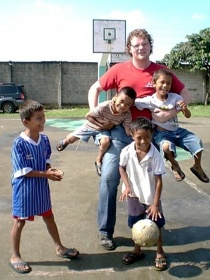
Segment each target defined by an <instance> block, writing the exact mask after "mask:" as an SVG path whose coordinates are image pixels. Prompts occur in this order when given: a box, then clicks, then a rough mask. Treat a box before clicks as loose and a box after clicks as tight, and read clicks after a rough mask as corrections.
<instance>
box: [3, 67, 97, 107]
mask: <svg viewBox="0 0 210 280" xmlns="http://www.w3.org/2000/svg"><path fill="white" fill-rule="evenodd" d="M97 78H98V64H97V63H81V62H79V63H77V62H12V65H9V63H8V62H0V82H10V81H12V82H15V83H20V84H24V86H25V90H26V93H27V98H28V99H34V100H37V101H39V102H41V103H42V104H44V105H50V106H52V107H57V106H58V107H60V106H61V105H62V106H64V107H65V106H69V105H71V106H72V105H86V104H88V95H87V94H88V90H89V88H90V86H91V85H92V84H93V83H94V82H95V81H96V80H97Z"/></svg>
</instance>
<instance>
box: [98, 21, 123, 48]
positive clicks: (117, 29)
mask: <svg viewBox="0 0 210 280" xmlns="http://www.w3.org/2000/svg"><path fill="white" fill-rule="evenodd" d="M125 41H126V21H125V20H103V19H94V20H93V52H94V53H125Z"/></svg>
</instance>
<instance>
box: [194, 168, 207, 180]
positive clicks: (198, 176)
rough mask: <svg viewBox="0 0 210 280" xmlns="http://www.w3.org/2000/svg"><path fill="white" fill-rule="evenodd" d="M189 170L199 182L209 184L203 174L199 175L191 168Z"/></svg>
mask: <svg viewBox="0 0 210 280" xmlns="http://www.w3.org/2000/svg"><path fill="white" fill-rule="evenodd" d="M190 170H191V172H192V173H193V174H194V175H195V176H196V177H197V178H198V179H199V180H200V181H201V182H204V183H209V177H208V176H207V175H206V174H205V173H204V172H203V173H200V172H198V171H197V170H195V169H194V168H193V167H191V168H190Z"/></svg>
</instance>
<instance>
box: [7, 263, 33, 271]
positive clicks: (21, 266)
mask: <svg viewBox="0 0 210 280" xmlns="http://www.w3.org/2000/svg"><path fill="white" fill-rule="evenodd" d="M9 266H10V267H11V268H12V269H13V270H14V271H15V272H17V273H20V274H24V273H29V272H31V270H32V268H31V267H30V265H29V264H28V263H26V262H22V261H21V262H15V263H12V262H10V263H9Z"/></svg>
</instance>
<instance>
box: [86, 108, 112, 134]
mask: <svg viewBox="0 0 210 280" xmlns="http://www.w3.org/2000/svg"><path fill="white" fill-rule="evenodd" d="M85 118H86V119H87V120H88V121H89V122H91V123H92V124H94V125H96V126H98V127H99V128H100V129H101V130H106V129H111V128H112V127H113V126H114V123H113V122H111V121H107V120H102V119H101V120H100V121H99V120H97V119H96V118H94V117H93V116H92V111H89V112H88V113H87V114H86V115H85Z"/></svg>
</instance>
